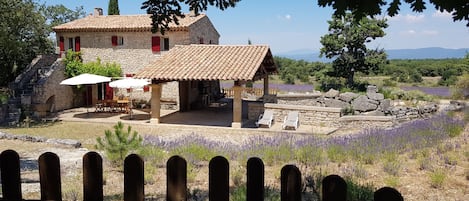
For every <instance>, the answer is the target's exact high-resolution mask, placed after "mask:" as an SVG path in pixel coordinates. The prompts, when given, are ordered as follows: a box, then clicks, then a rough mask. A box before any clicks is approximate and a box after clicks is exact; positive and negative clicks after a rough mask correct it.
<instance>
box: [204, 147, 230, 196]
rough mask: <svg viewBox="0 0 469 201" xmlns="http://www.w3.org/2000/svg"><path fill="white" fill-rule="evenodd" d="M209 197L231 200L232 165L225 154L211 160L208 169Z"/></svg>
mask: <svg viewBox="0 0 469 201" xmlns="http://www.w3.org/2000/svg"><path fill="white" fill-rule="evenodd" d="M208 172H209V175H208V197H209V200H210V201H229V199H230V165H229V163H228V160H226V158H224V157H223V156H216V157H214V158H212V160H210V163H209V169H208Z"/></svg>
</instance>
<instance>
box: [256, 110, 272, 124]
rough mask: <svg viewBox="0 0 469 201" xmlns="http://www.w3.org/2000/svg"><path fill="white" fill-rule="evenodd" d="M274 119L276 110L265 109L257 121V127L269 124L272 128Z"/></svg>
mask: <svg viewBox="0 0 469 201" xmlns="http://www.w3.org/2000/svg"><path fill="white" fill-rule="evenodd" d="M273 121H274V111H272V110H265V111H264V113H263V114H260V115H259V120H257V122H256V126H257V127H261V126H267V127H268V128H270V127H271V126H272V123H273Z"/></svg>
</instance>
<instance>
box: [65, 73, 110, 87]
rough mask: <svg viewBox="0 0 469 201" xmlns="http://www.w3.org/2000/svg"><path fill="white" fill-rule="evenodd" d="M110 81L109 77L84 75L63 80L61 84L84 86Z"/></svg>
mask: <svg viewBox="0 0 469 201" xmlns="http://www.w3.org/2000/svg"><path fill="white" fill-rule="evenodd" d="M110 81H111V78H109V77H105V76H101V75H94V74H88V73H83V74H80V75H77V76H75V77H72V78H68V79H66V80H63V81H62V82H60V84H61V85H82V84H97V83H102V82H110Z"/></svg>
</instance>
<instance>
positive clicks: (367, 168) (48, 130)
mask: <svg viewBox="0 0 469 201" xmlns="http://www.w3.org/2000/svg"><path fill="white" fill-rule="evenodd" d="M112 127H113V124H98V123H80V122H58V123H55V124H50V125H47V126H45V125H44V126H38V127H34V128H14V129H0V131H3V132H7V133H12V134H28V135H38V136H44V137H48V138H68V139H76V140H80V141H82V142H86V147H90V148H91V147H93V146H92V145H94V143H95V138H96V137H98V136H102V135H103V134H104V130H106V129H112ZM133 129H134V130H136V131H138V132H139V133H152V134H156V135H159V134H160V133H174V132H184V133H188V134H190V133H191V132H196V133H202V132H201V129H200V128H194V129H182V128H181V129H180V130H178V131H174V130H173V131H172V130H169V129H168V128H162V129H158V130H155V129H152V128H151V127H150V126H144V125H134V126H133ZM207 132H208V135H216V131H207ZM235 135H236V134H235ZM456 142H457V143H459V144H460V147H459V148H457V149H454V150H449V151H448V152H446V153H445V154H446V155H451V156H452V157H453V158H456V159H457V161H456V164H452V165H449V164H446V163H445V161H444V160H443V159H441V158H434V159H433V160H430V162H431V163H432V165H431V166H432V167H433V169H421V168H420V164H419V160H420V158H419V157H418V156H416V155H418V154H416V153H407V154H403V155H399V156H398V158H397V160H398V161H400V170H399V171H398V173H397V175H390V174H388V173H386V172H384V171H383V165H384V160H379V161H377V162H375V163H374V164H357V163H356V162H354V161H347V162H343V163H333V162H328V163H326V164H324V165H320V166H315V167H305V166H301V165H299V164H298V166H299V167H300V169H301V171H302V173H303V174H304V175H308V174H312V173H317V172H321V173H322V174H339V175H341V176H345V175H347V174H350V172H347V171H346V169H347V168H350V167H354V168H355V170H357V169H358V171H355V172H353V173H352V176H355V177H356V180H357V181H358V182H359V183H362V184H365V183H372V184H373V185H374V186H376V187H382V186H389V185H392V186H393V187H395V188H396V189H398V190H399V191H400V192H401V193H402V194H403V196H404V198H405V199H406V200H469V182H468V178H467V177H468V174H469V173H468V170H469V151H468V150H469V130H468V128H466V130H465V132H464V133H463V134H462V135H461V136H458V137H456V138H452V139H450V140H448V141H447V142H445V143H456ZM51 146H52V145H49V144H45V143H29V142H22V141H15V140H0V150H5V149H14V150H16V151H18V152H19V153H20V156H22V157H28V156H29V157H36V156H37V155H38V154H40V153H41V152H43V151H46V150H50V149H51ZM52 150H54V151H60V150H62V151H63V152H73V151H74V149H70V148H61V149H58V148H53V149H52ZM421 152H423V151H421ZM426 152H427V153H426V154H428V155H436V154H435V153H436V152H437V148H436V147H435V148H431V149H429V150H427V151H426ZM77 166H81V165H77ZM240 166H243V164H238V162H237V161H232V162H231V164H230V167H231V171H230V172H231V173H234V172H235V169H236V168H239V167H240ZM280 169H281V165H273V166H266V170H265V173H266V180H265V183H266V185H269V186H273V187H276V188H278V185H279V183H280ZM75 170H76V172H75V174H64V176H63V177H62V181H63V185H62V186H63V194H64V200H73V199H74V197H79V199H81V198H80V197H81V191H82V190H81V184H80V183H81V170H80V168H79V167H77V168H76V169H75ZM104 170H105V173H104V177H105V180H106V185H105V186H104V193H105V197H106V200H121V199H122V192H123V175H122V171H121V170H119V169H116V168H112V167H110V166H109V164H108V163H107V162H106V161H105V166H104ZM434 170H444V173H445V174H446V177H445V179H444V181H443V183H442V185H441V186H439V187H438V188H435V187H434V186H433V185H432V181H431V177H430V176H429V175H431V173H432V172H433V171H434ZM165 172H166V169H165V168H164V167H156V169H155V173H154V174H153V181H154V182H153V183H151V184H148V185H146V186H145V192H146V194H147V196H152V197H158V198H161V197H164V196H163V195H164V194H165V192H166V188H165V186H166V176H165ZM196 172H197V174H196V175H195V177H194V178H193V180H191V182H190V183H189V184H188V187H189V189H190V190H191V191H192V190H195V189H201V190H202V191H205V190H206V189H207V188H208V182H207V180H208V163H205V164H202V165H201V166H200V167H199V168H198V169H197V170H196ZM354 174H356V175H354ZM362 174H363V175H364V176H363V175H362ZM360 175H362V176H360ZM22 176H24V177H27V178H30V179H31V180H37V170H36V171H28V172H24V173H23V174H22ZM231 178H233V176H232V177H231ZM232 184H233V181H232ZM24 198H25V199H38V198H39V193H37V192H36V193H34V192H33V193H25V194H24Z"/></svg>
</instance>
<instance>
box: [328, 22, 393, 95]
mask: <svg viewBox="0 0 469 201" xmlns="http://www.w3.org/2000/svg"><path fill="white" fill-rule="evenodd" d="M354 17H355V16H354V15H353V14H352V13H346V14H345V16H343V17H342V16H336V15H333V16H332V20H330V21H328V23H329V32H328V33H327V34H326V35H324V36H322V37H321V44H322V45H323V47H322V48H321V56H326V58H328V59H335V60H334V61H333V62H332V67H333V72H331V73H330V74H331V75H334V76H335V77H343V78H346V79H347V84H348V85H349V87H352V86H353V84H354V81H353V77H354V74H355V72H362V73H365V74H368V73H370V72H372V71H376V70H377V69H378V68H379V66H380V65H381V64H384V63H385V62H386V53H385V52H384V50H370V49H368V48H367V47H366V43H369V42H371V41H372V40H373V39H376V38H379V37H383V36H384V35H385V33H384V29H385V28H386V27H388V24H387V23H386V20H385V19H374V18H369V17H362V18H361V19H360V20H358V21H357V20H354Z"/></svg>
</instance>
